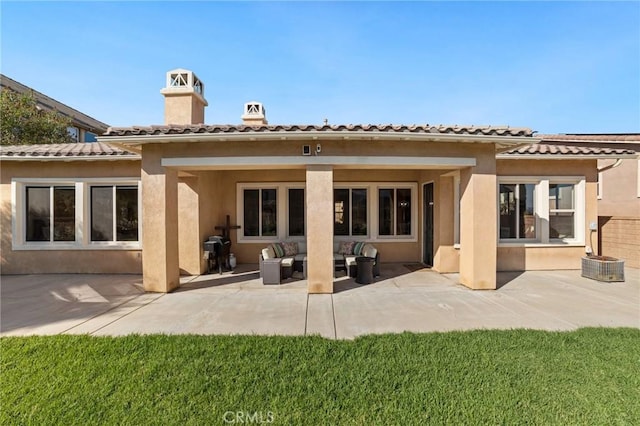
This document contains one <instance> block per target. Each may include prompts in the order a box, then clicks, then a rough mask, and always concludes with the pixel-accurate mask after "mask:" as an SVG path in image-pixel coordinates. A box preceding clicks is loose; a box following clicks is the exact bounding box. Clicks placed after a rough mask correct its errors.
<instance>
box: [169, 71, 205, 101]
mask: <svg viewBox="0 0 640 426" xmlns="http://www.w3.org/2000/svg"><path fill="white" fill-rule="evenodd" d="M160 93H162V94H163V95H177V94H185V93H194V94H196V95H198V97H199V98H200V99H201V100H202V102H203V103H204V104H205V106H206V105H208V103H207V101H206V99H205V98H204V83H203V82H202V80H200V79H199V78H198V76H197V75H196V74H195V73H194V72H193V71H191V70H187V69H184V68H176V69H174V70H171V71H168V72H167V80H166V86H165V87H164V89H162V90H161V91H160Z"/></svg>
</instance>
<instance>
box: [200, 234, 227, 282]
mask: <svg viewBox="0 0 640 426" xmlns="http://www.w3.org/2000/svg"><path fill="white" fill-rule="evenodd" d="M204 251H205V252H207V253H208V256H207V274H210V273H211V272H213V271H214V270H215V269H217V270H218V272H219V273H220V274H222V268H225V269H230V268H231V265H230V264H229V254H230V253H231V240H230V239H229V238H227V237H221V236H219V235H216V236H213V237H209V241H205V242H204Z"/></svg>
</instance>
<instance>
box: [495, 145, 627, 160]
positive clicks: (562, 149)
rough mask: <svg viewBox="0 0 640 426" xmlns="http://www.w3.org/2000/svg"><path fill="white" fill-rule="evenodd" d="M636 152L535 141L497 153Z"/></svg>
mask: <svg viewBox="0 0 640 426" xmlns="http://www.w3.org/2000/svg"><path fill="white" fill-rule="evenodd" d="M635 154H636V152H635V151H634V150H632V149H624V148H606V147H595V146H571V145H564V144H549V143H537V144H532V145H527V146H522V147H519V148H515V149H512V150H509V151H506V152H503V153H502V154H500V155H499V157H502V156H525V155H531V156H537V157H539V156H549V157H562V156H575V155H579V156H585V157H590V156H591V157H599V156H626V155H629V156H634V155H635Z"/></svg>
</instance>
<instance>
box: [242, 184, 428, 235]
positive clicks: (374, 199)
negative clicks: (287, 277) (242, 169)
mask: <svg viewBox="0 0 640 426" xmlns="http://www.w3.org/2000/svg"><path fill="white" fill-rule="evenodd" d="M263 188H275V189H276V190H277V194H278V195H277V197H278V201H277V208H278V235H277V236H272V237H245V236H244V196H243V191H244V190H245V189H263ZM289 188H303V189H306V182H238V183H237V184H236V217H237V223H238V225H239V226H240V228H239V229H237V230H236V241H237V243H238V244H251V243H275V242H278V241H306V239H307V227H308V224H307V222H306V220H305V236H304V237H289V236H288V233H289V224H288V220H289V218H288V216H289V215H288V198H289V197H288V189H289ZM333 188H334V189H346V188H352V189H353V188H355V189H366V190H367V229H368V235H366V236H365V235H354V236H347V235H334V236H333V237H332V238H333V241H334V242H339V241H353V240H362V241H369V242H405V243H406V242H417V241H418V220H419V215H418V183H417V182H334V183H333ZM380 188H385V189H386V188H408V189H411V202H412V207H411V235H406V236H386V235H385V236H380V235H378V189H380ZM281 194H284V196H283V195H281ZM306 200H307V191H306V190H305V202H306ZM305 212H306V209H305ZM305 214H306V213H305Z"/></svg>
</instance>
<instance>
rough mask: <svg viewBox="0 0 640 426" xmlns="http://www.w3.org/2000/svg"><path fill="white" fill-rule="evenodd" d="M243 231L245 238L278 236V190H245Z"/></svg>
mask: <svg viewBox="0 0 640 426" xmlns="http://www.w3.org/2000/svg"><path fill="white" fill-rule="evenodd" d="M242 196H243V206H244V209H243V219H244V220H243V225H244V226H243V229H244V236H245V237H275V236H277V235H278V190H277V189H276V188H251V189H249V188H247V189H244V190H243V195H242Z"/></svg>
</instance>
